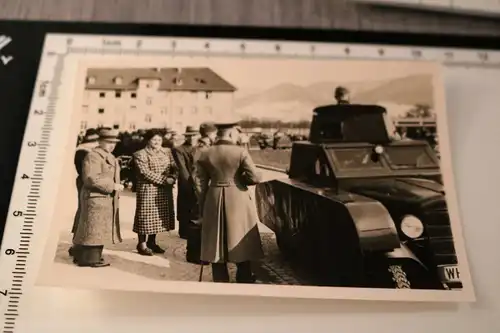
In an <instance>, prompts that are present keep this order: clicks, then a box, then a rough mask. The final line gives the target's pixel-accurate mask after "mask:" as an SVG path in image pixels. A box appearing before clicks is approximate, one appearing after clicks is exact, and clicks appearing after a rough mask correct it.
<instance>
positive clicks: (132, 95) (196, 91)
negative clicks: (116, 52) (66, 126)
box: [81, 67, 236, 132]
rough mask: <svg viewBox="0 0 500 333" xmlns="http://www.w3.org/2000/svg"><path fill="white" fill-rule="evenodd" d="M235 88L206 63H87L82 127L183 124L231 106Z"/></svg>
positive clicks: (128, 128) (197, 121)
mask: <svg viewBox="0 0 500 333" xmlns="http://www.w3.org/2000/svg"><path fill="white" fill-rule="evenodd" d="M235 91H236V88H235V87H234V86H233V85H232V84H230V83H229V82H227V81H226V80H224V79H223V78H222V77H220V76H219V75H217V74H216V73H215V72H214V71H212V70H211V69H210V68H199V67H197V68H99V69H89V70H88V72H87V81H86V85H85V91H84V96H83V105H82V119H81V130H85V129H87V128H98V127H112V128H115V129H119V130H120V131H129V132H131V131H134V130H136V129H146V128H163V127H169V128H172V129H173V130H175V131H179V132H182V131H184V129H185V127H186V126H187V125H193V126H199V124H200V123H201V122H204V121H210V120H212V121H213V120H216V119H217V118H218V117H219V116H221V115H224V114H227V113H230V112H233V99H234V92H235Z"/></svg>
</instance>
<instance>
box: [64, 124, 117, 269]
mask: <svg viewBox="0 0 500 333" xmlns="http://www.w3.org/2000/svg"><path fill="white" fill-rule="evenodd" d="M118 141H119V140H118V131H116V130H112V129H102V130H101V131H100V132H99V146H98V147H96V148H94V149H92V150H91V151H90V152H88V154H87V156H86V157H85V159H84V160H83V166H82V176H81V177H82V182H83V186H82V189H81V194H80V196H81V198H80V199H81V202H82V206H81V212H80V220H79V222H78V227H77V230H76V232H75V236H74V238H73V243H74V244H75V245H76V246H77V247H78V251H77V252H76V254H75V257H74V258H75V260H74V261H75V263H76V264H77V265H78V266H83V267H105V266H109V264H108V263H105V262H104V260H103V258H102V251H103V248H104V245H105V244H106V243H108V242H112V243H120V242H121V241H122V238H121V234H120V221H119V212H118V200H119V193H120V192H121V191H123V188H124V187H123V185H122V184H120V165H119V162H118V160H117V159H116V158H115V157H114V156H113V154H112V153H111V152H112V151H113V150H114V148H115V146H116V143H117V142H118Z"/></svg>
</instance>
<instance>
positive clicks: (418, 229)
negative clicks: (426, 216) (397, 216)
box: [401, 215, 424, 239]
mask: <svg viewBox="0 0 500 333" xmlns="http://www.w3.org/2000/svg"><path fill="white" fill-rule="evenodd" d="M401 231H402V232H403V233H404V234H405V235H406V236H407V237H409V238H412V239H415V238H418V237H420V236H422V234H423V233H424V225H423V223H422V221H420V220H419V219H418V218H417V217H416V216H413V215H406V216H405V217H403V220H402V221H401Z"/></svg>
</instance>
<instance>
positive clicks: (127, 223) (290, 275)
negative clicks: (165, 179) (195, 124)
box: [54, 175, 311, 285]
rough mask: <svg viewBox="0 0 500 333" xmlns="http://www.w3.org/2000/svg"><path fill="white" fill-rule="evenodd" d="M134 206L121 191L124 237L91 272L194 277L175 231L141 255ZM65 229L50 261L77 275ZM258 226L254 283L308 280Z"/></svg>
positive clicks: (207, 273)
mask: <svg viewBox="0 0 500 333" xmlns="http://www.w3.org/2000/svg"><path fill="white" fill-rule="evenodd" d="M268 176H269V175H268ZM174 195H175V193H174ZM134 210H135V195H134V194H133V193H125V194H124V195H123V196H122V198H121V201H120V220H121V222H122V231H123V235H122V236H123V238H124V241H123V242H122V243H121V244H115V245H111V246H108V247H106V250H105V251H104V256H105V259H106V260H107V261H109V262H110V263H111V266H110V267H109V268H108V267H106V268H100V269H96V270H95V273H93V274H102V278H103V279H106V275H107V274H106V270H109V269H112V270H114V271H115V272H117V271H118V272H120V271H121V272H122V273H123V274H124V277H125V276H130V274H133V275H134V276H136V277H140V278H144V281H145V282H146V281H147V280H149V279H153V280H174V281H198V279H199V275H200V268H201V266H199V265H195V264H191V263H188V262H187V261H186V260H185V253H186V241H185V240H183V239H181V238H179V236H178V234H177V231H172V232H170V233H163V234H160V235H158V236H157V237H158V238H157V240H158V243H159V244H160V245H161V246H162V247H163V248H165V249H166V253H165V254H164V255H155V256H152V257H145V256H141V255H139V254H138V253H137V251H136V245H137V237H136V235H135V234H134V233H132V232H131V230H132V223H133V216H134ZM71 214H73V213H72V212H70V214H68V216H67V219H69V220H71V218H72V215H71ZM69 229H70V226H69V224H68V228H65V229H63V231H62V232H61V235H60V241H59V244H58V247H57V252H56V255H55V258H54V261H55V263H57V264H63V265H64V267H66V268H64V269H65V270H64V272H65V274H70V273H71V274H75V276H77V275H78V272H79V271H80V270H81V268H80V267H77V266H75V265H74V264H73V262H72V258H71V257H70V256H69V255H68V249H69V247H70V245H71V234H70V233H69V232H68V230H69ZM259 229H260V230H261V239H262V244H263V247H264V252H265V254H266V255H265V258H264V259H263V260H261V261H260V262H255V263H254V265H253V266H254V267H253V268H254V272H255V274H256V276H257V280H258V283H262V284H281V285H283V284H293V285H301V284H311V283H308V281H309V280H310V279H309V278H308V277H307V274H305V273H304V272H301V270H300V269H298V268H296V267H292V265H290V263H288V262H287V261H286V260H284V258H283V257H282V256H281V255H280V252H279V249H278V247H277V244H276V240H275V237H274V233H272V232H271V231H270V230H269V229H267V228H266V227H265V226H263V225H262V224H259ZM229 269H230V272H231V275H232V277H233V278H234V274H235V267H234V266H233V265H229ZM100 272H102V273H100ZM203 281H212V276H211V269H210V266H204V268H203Z"/></svg>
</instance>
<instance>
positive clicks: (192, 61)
mask: <svg viewBox="0 0 500 333" xmlns="http://www.w3.org/2000/svg"><path fill="white" fill-rule="evenodd" d="M162 62H165V64H166V65H165V66H168V67H177V66H179V67H181V66H182V67H205V66H206V67H210V68H211V69H212V70H214V71H215V72H216V73H217V74H219V75H220V76H222V77H223V78H224V79H226V80H227V81H229V82H230V83H232V84H233V85H235V86H236V87H237V88H238V89H239V90H240V93H242V94H246V93H248V92H249V91H245V90H252V91H255V90H263V89H267V88H270V87H273V86H275V85H277V84H281V83H293V84H296V85H303V86H307V85H310V84H313V83H317V82H324V81H332V82H346V83H348V82H359V81H378V80H386V79H392V78H398V77H405V76H408V75H415V74H432V73H433V69H434V67H433V66H430V65H429V64H426V63H418V62H401V61H398V62H396V61H387V60H385V61H359V60H305V59H288V60H285V59H262V58H258V59H257V58H249V57H248V58H243V59H242V58H231V57H218V58H215V57H212V58H207V57H177V56H176V57H172V58H170V57H169V58H168V59H165V58H163V61H162ZM148 67H149V65H148Z"/></svg>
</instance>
